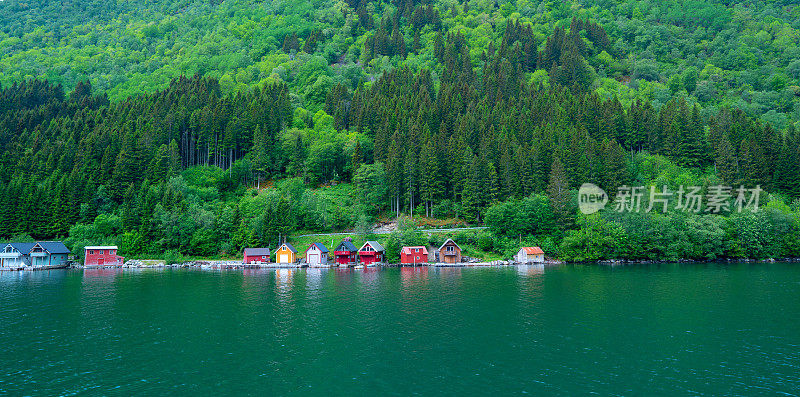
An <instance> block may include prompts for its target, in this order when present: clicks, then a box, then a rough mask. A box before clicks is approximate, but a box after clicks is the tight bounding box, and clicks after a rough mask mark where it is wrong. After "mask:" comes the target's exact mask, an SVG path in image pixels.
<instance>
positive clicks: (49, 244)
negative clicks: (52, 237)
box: [31, 241, 71, 254]
mask: <svg viewBox="0 0 800 397" xmlns="http://www.w3.org/2000/svg"><path fill="white" fill-rule="evenodd" d="M37 244H39V246H40V247H42V248H44V249H45V251H47V252H49V253H50V254H69V253H71V252H70V250H69V248H67V246H66V245H64V243H62V242H61V241H40V242H38V243H37ZM31 248H32V247H31Z"/></svg>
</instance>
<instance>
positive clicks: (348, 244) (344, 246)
mask: <svg viewBox="0 0 800 397" xmlns="http://www.w3.org/2000/svg"><path fill="white" fill-rule="evenodd" d="M334 251H350V252H355V251H358V248H356V246H355V245H353V242H352V241H348V240H342V242H341V243H339V245H337V246H336V249H334Z"/></svg>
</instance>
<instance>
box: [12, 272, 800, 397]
mask: <svg viewBox="0 0 800 397" xmlns="http://www.w3.org/2000/svg"><path fill="white" fill-rule="evenodd" d="M798 298H800V267H798V266H797V265H791V264H769V265H730V266H728V265H714V264H711V265H677V264H676V265H652V266H630V267H614V268H610V267H597V266H558V267H542V266H529V267H506V268H481V269H467V268H428V267H417V268H399V269H398V268H393V269H386V270H378V269H373V268H367V269H359V270H353V269H301V270H295V269H279V270H245V271H217V272H215V271H200V270H149V269H143V270H85V271H76V270H72V271H51V272H35V273H8V272H0V336H2V339H3V340H4V342H5V343H4V348H3V349H2V350H0V395H2V394H11V395H21V394H39V395H42V394H43V395H53V394H54V395H69V394H84V393H87V392H88V393H90V394H110V393H113V394H133V393H138V392H147V393H148V394H156V393H158V394H162V393H169V394H201V393H203V394H206V393H219V392H225V393H226V394H326V395H328V394H334V395H352V394H397V395H408V394H458V395H460V394H464V393H469V394H488V393H491V392H497V393H502V394H522V393H535V394H585V393H587V392H596V393H600V394H620V395H630V394H635V395H636V394H638V395H641V394H662V395H664V394H666V395H686V394H710V395H717V394H744V395H750V394H778V393H787V394H793V393H795V394H796V393H798V390H800V381H798V375H797V374H798V370H800V368H799V367H800V337H799V336H798V330H797V326H798V324H800V305H798Z"/></svg>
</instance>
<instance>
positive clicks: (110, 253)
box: [83, 245, 125, 267]
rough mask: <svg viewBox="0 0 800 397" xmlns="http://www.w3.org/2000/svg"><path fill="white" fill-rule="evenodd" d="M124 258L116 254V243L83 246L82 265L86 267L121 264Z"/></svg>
mask: <svg viewBox="0 0 800 397" xmlns="http://www.w3.org/2000/svg"><path fill="white" fill-rule="evenodd" d="M123 262H125V258H123V257H121V256H119V255H117V246H116V245H102V246H100V245H95V246H89V247H85V248H84V255H83V265H84V266H87V267H106V266H122V263H123Z"/></svg>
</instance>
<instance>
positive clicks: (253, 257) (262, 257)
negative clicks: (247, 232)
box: [242, 248, 270, 265]
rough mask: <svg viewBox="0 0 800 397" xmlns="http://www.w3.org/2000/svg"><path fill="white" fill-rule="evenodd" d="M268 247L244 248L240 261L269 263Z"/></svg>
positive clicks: (245, 262)
mask: <svg viewBox="0 0 800 397" xmlns="http://www.w3.org/2000/svg"><path fill="white" fill-rule="evenodd" d="M269 261H270V259H269V248H245V249H244V258H243V259H242V263H244V264H245V265H247V264H253V263H269Z"/></svg>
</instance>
